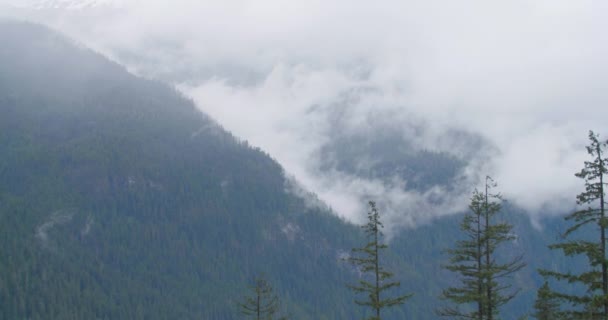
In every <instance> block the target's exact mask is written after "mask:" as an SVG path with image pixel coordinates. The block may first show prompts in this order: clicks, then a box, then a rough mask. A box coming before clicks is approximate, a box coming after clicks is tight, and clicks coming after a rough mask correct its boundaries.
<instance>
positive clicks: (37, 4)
mask: <svg viewBox="0 0 608 320" xmlns="http://www.w3.org/2000/svg"><path fill="white" fill-rule="evenodd" d="M4 2H6V3H7V4H9V5H11V6H15V7H18V8H29V9H38V10H41V9H64V10H81V9H91V8H99V7H114V8H115V7H120V6H121V5H122V4H123V3H124V0H18V1H13V0H6V1H4Z"/></svg>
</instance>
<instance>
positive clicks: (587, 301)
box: [540, 131, 608, 320]
mask: <svg viewBox="0 0 608 320" xmlns="http://www.w3.org/2000/svg"><path fill="white" fill-rule="evenodd" d="M589 140H590V144H589V145H588V146H587V147H586V148H587V153H589V155H590V156H591V161H585V163H584V166H583V169H582V170H581V171H580V172H578V173H576V174H575V175H576V177H578V178H581V179H583V180H584V181H585V191H583V192H581V193H580V194H578V195H577V196H576V200H577V201H576V202H577V205H578V206H579V207H580V208H581V209H580V210H577V211H575V212H573V213H571V214H570V215H568V216H566V217H565V219H566V220H567V221H571V222H572V223H573V225H572V226H571V227H570V228H568V229H567V230H566V231H565V233H564V234H563V238H564V239H567V240H564V242H562V243H558V244H553V245H550V246H549V248H551V249H556V250H561V251H562V252H563V253H564V255H565V256H567V257H573V256H579V255H583V256H585V257H586V258H587V261H588V263H589V269H588V270H587V271H584V272H580V273H572V272H561V271H555V270H540V273H541V274H542V275H543V276H545V277H548V278H553V279H556V280H558V281H566V282H568V283H570V284H580V285H582V286H583V287H585V288H586V290H585V292H581V293H576V292H575V293H565V292H554V295H555V296H557V297H559V298H560V299H561V300H562V301H564V302H567V303H568V304H569V305H570V306H571V309H569V310H566V311H565V314H566V315H567V316H568V318H573V319H576V318H582V319H604V320H606V319H608V263H607V260H606V228H607V227H608V220H607V219H606V215H605V204H606V202H605V191H604V188H605V186H606V183H605V175H606V174H607V173H608V169H607V166H606V163H607V162H608V159H606V158H604V150H605V148H606V146H607V144H608V142H607V141H600V140H599V136H598V135H597V134H595V133H594V132H593V131H589ZM576 231H581V232H578V233H579V234H582V237H579V238H573V237H574V233H575V232H576ZM593 238H595V240H593Z"/></svg>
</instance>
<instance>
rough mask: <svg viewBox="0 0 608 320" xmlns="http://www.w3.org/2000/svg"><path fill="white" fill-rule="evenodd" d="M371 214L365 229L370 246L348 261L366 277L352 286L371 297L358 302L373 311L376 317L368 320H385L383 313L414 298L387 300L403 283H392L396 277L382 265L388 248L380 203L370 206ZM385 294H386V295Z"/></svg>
mask: <svg viewBox="0 0 608 320" xmlns="http://www.w3.org/2000/svg"><path fill="white" fill-rule="evenodd" d="M369 207H370V210H369V212H368V214H367V218H368V222H367V224H365V225H363V226H362V228H363V230H364V231H365V234H366V236H367V239H368V243H367V244H366V245H365V246H364V247H362V248H354V249H353V256H352V257H350V258H349V259H348V260H349V261H350V262H351V263H352V264H353V265H355V266H356V267H358V268H359V270H360V272H362V273H363V274H364V277H363V278H362V279H360V280H359V282H358V284H356V285H349V288H350V289H352V290H353V291H354V292H355V293H357V294H367V296H366V298H365V299H363V300H355V303H356V304H358V305H360V306H366V307H369V308H371V309H372V311H373V315H372V316H369V317H367V318H365V319H366V320H381V319H382V318H381V312H382V310H384V309H386V308H389V307H394V306H398V305H401V304H403V303H405V301H406V300H407V299H409V298H410V297H411V296H412V294H406V295H398V296H395V297H390V296H389V297H387V296H384V295H386V294H388V292H387V291H389V290H390V289H393V288H396V287H399V286H400V282H399V281H392V280H391V278H392V277H393V273H391V272H389V271H386V269H385V268H384V266H383V265H382V263H381V261H380V253H381V251H382V250H385V249H386V248H388V246H387V245H386V244H384V243H382V242H381V237H382V232H381V231H380V228H383V227H384V226H383V225H382V222H381V221H380V213H379V212H378V209H377V208H376V203H375V202H373V201H370V202H369ZM365 275H369V276H371V278H372V280H371V281H369V280H366V278H365ZM383 293H384V294H383Z"/></svg>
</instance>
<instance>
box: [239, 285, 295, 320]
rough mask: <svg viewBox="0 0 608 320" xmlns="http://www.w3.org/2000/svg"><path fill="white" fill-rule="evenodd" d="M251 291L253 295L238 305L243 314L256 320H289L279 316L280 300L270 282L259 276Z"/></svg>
mask: <svg viewBox="0 0 608 320" xmlns="http://www.w3.org/2000/svg"><path fill="white" fill-rule="evenodd" d="M250 289H251V291H252V293H253V294H252V295H251V296H247V297H245V298H244V301H243V302H239V303H238V306H239V311H240V313H241V314H243V315H245V316H248V318H251V319H255V320H274V319H278V320H287V316H278V314H279V307H280V303H279V298H278V296H277V295H276V294H275V293H274V290H273V288H272V286H271V285H270V283H269V282H268V280H266V279H265V278H264V277H263V276H257V277H256V278H255V279H254V281H253V284H252V285H251V287H250Z"/></svg>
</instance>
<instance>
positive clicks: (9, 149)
mask: <svg viewBox="0 0 608 320" xmlns="http://www.w3.org/2000/svg"><path fill="white" fill-rule="evenodd" d="M0 43H2V47H0V114H2V117H0V154H1V155H2V157H0V237H1V238H0V239H1V240H0V244H1V247H0V318H2V319H237V318H240V317H239V314H238V312H237V308H236V302H237V301H239V300H241V299H242V298H243V296H244V295H245V294H246V293H247V288H248V287H247V285H248V283H250V281H251V280H252V279H253V277H255V276H256V275H258V274H264V275H265V276H266V278H268V280H269V281H270V282H271V283H272V284H273V285H274V287H275V289H276V291H277V293H278V295H279V296H280V297H281V300H282V302H283V308H284V309H285V311H286V312H288V313H290V314H291V316H292V318H293V319H355V318H359V317H361V315H362V314H363V310H364V309H362V308H361V307H358V306H356V305H355V304H354V303H353V302H352V300H353V294H352V292H350V291H349V290H348V289H347V288H346V286H345V284H346V283H352V282H354V281H356V279H357V277H359V274H358V272H357V270H354V269H353V268H352V267H351V266H349V265H346V264H345V263H344V262H343V261H342V258H343V257H344V256H345V255H347V254H348V253H349V252H350V249H351V248H353V247H358V246H361V245H362V244H363V243H364V239H363V237H362V234H361V230H360V228H359V227H357V226H353V225H351V224H349V223H347V222H345V221H343V220H341V219H340V218H338V217H336V216H335V215H334V214H332V213H331V211H330V210H329V209H328V208H326V207H325V206H324V205H323V204H321V203H320V202H319V201H318V200H316V201H315V199H314V195H313V194H309V193H307V192H306V191H305V190H301V189H300V188H298V186H297V183H296V182H293V181H290V180H289V179H286V177H285V176H286V175H285V172H283V169H282V168H281V166H280V165H278V164H277V162H276V161H274V160H273V159H272V158H271V157H269V156H268V155H267V154H266V153H264V152H263V151H262V150H259V149H257V148H252V147H251V146H249V145H248V144H247V142H244V141H239V140H237V139H235V138H234V137H233V136H232V135H231V134H230V133H228V132H227V131H225V130H224V129H223V128H222V127H221V126H220V125H218V124H217V123H216V122H215V121H214V120H213V119H210V118H209V117H208V116H206V115H205V114H203V113H201V112H200V111H199V110H198V109H197V108H196V107H195V105H194V104H193V103H192V101H190V100H188V99H187V98H185V97H183V96H182V95H181V94H180V93H178V92H177V91H176V90H174V89H172V88H170V87H168V86H167V85H164V84H162V83H159V82H155V81H150V80H145V79H142V78H138V77H136V76H134V75H132V74H129V73H128V72H126V71H125V70H124V68H123V67H121V66H120V65H118V64H116V63H113V62H111V61H109V60H107V59H105V58H104V57H102V56H100V55H99V54H96V53H95V52H92V51H90V50H88V49H86V48H84V47H82V46H80V45H79V44H77V43H74V42H72V41H70V40H69V39H66V38H64V37H63V36H61V35H59V34H57V33H55V32H53V31H50V30H48V29H46V28H45V27H42V26H39V25H33V24H29V23H21V22H12V21H0ZM364 149H365V148H361V150H359V149H356V150H354V151H353V152H354V153H353V154H354V155H357V156H358V155H360V154H361V153H362V152H364V151H362V150H364ZM327 152H329V151H327ZM396 156H398V155H396ZM429 157H431V158H433V159H436V161H435V162H433V163H434V164H436V165H437V166H440V167H441V168H440V169H441V170H439V171H438V172H443V173H442V175H443V176H439V175H440V174H439V173H437V175H434V176H426V175H423V176H420V180H419V181H420V184H419V187H420V188H424V187H425V183H429V182H428V180H429V179H434V180H433V181H432V182H431V183H440V181H450V179H451V176H450V172H453V171H454V167H455V166H458V165H459V164H458V163H453V162H451V161H449V160H450V159H449V157H447V156H444V155H435V154H431V155H429ZM423 160H424V159H418V158H415V157H414V158H412V159H411V161H410V163H420V165H421V166H422V165H424V164H425V161H423ZM340 161H342V160H340ZM387 161H388V160H387ZM396 161H398V159H390V161H388V162H387V164H381V165H380V166H378V167H377V169H378V171H377V173H375V174H382V171H381V169H382V167H384V166H389V165H392V163H393V162H396ZM349 165H350V164H349V163H348V162H347V161H346V160H344V161H342V162H341V163H340V166H343V167H344V168H345V169H344V170H351V169H349V167H348V166H349ZM442 179H443V180H442ZM508 211H509V212H508V213H507V214H508V217H509V220H510V221H513V223H514V224H515V225H516V228H515V231H516V233H517V235H518V241H517V242H516V243H514V248H515V249H514V250H515V251H516V252H523V253H524V254H525V255H526V258H527V260H528V262H529V267H528V268H527V269H526V270H525V272H522V273H521V274H519V275H518V276H517V277H516V278H515V281H516V284H517V286H518V287H520V288H522V292H521V294H520V296H519V298H518V300H517V301H514V302H513V304H512V305H509V306H508V308H507V309H506V310H504V314H505V315H506V316H505V318H507V319H510V318H515V317H516V315H521V314H524V313H525V312H527V311H528V310H529V309H530V306H531V304H532V298H533V296H534V294H535V290H536V287H537V285H538V284H539V282H540V279H538V276H537V275H536V271H535V268H536V267H539V266H546V265H547V264H548V263H552V264H560V263H563V261H561V260H560V259H559V258H555V257H553V256H552V255H551V254H550V253H549V252H548V251H547V250H546V244H547V243H550V242H552V241H553V240H554V236H553V234H554V233H553V230H554V228H558V227H559V222H556V221H549V222H548V223H547V226H550V227H549V228H547V229H546V230H548V231H550V232H545V233H543V232H539V231H537V230H535V229H534V228H532V226H531V224H530V222H529V219H528V218H527V217H526V216H525V214H523V213H522V212H519V211H518V210H517V209H516V208H511V209H509V210H508ZM459 219H460V217H458V216H453V217H448V218H443V219H439V220H435V221H432V222H429V223H428V224H426V225H423V226H419V227H418V228H416V229H410V230H406V231H404V232H402V233H400V234H398V235H396V236H395V237H394V238H393V239H392V241H391V243H390V248H391V250H390V251H389V252H388V255H387V257H386V264H387V266H388V267H389V268H390V269H391V270H393V271H394V272H395V273H396V275H397V277H398V279H399V280H401V283H402V290H403V292H404V293H407V292H412V293H415V296H414V298H412V299H411V300H410V301H408V303H406V304H405V305H404V306H403V307H401V308H398V309H396V310H394V311H392V312H391V313H388V314H387V318H386V319H402V318H412V319H434V318H435V314H434V312H433V310H434V308H435V307H437V306H438V305H439V304H440V302H439V301H438V299H437V296H438V294H439V293H440V291H441V288H443V287H445V286H446V285H447V284H450V283H453V282H454V279H453V277H452V275H450V274H449V273H446V272H445V271H443V270H442V269H441V264H442V263H444V262H445V257H444V256H443V255H442V254H441V251H442V250H444V249H446V248H448V247H450V246H451V245H452V243H453V242H454V241H455V240H456V239H458V237H459V231H458V221H459ZM504 254H506V255H509V254H512V252H510V251H508V252H505V253H504Z"/></svg>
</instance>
